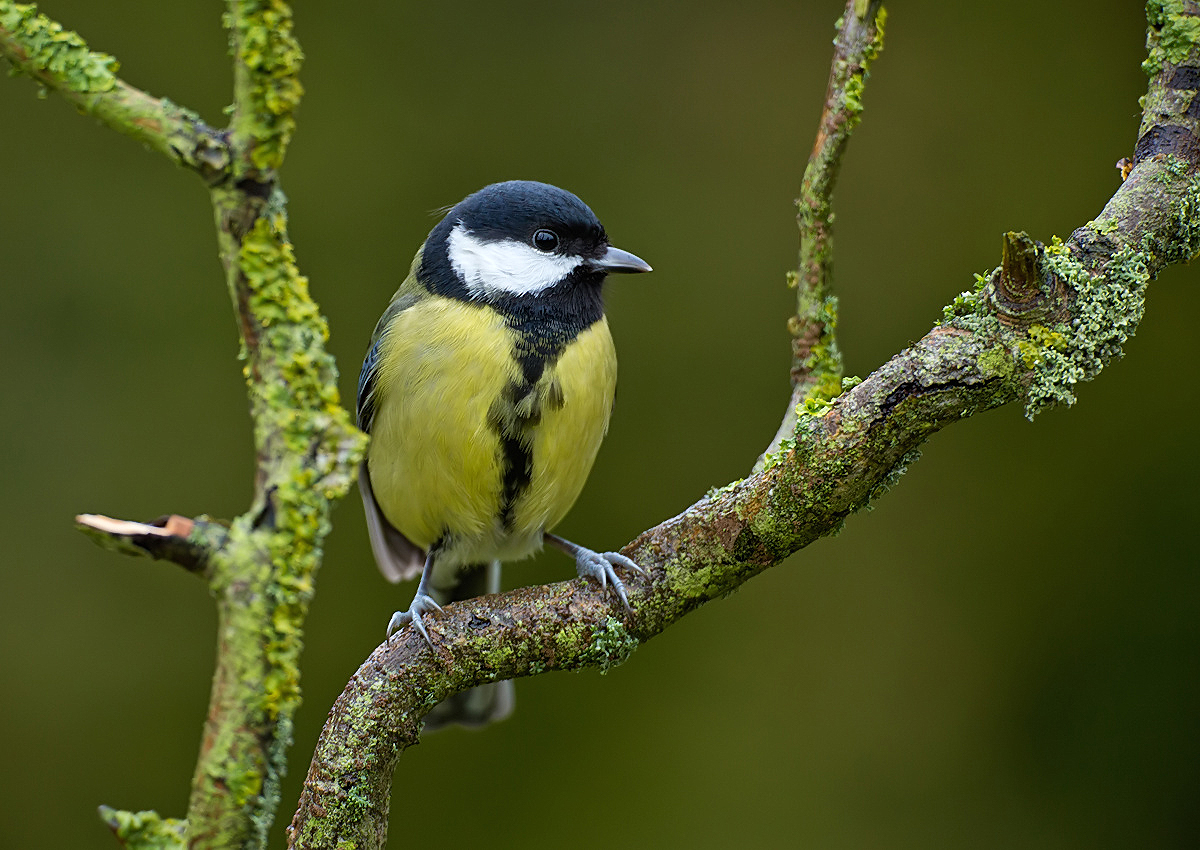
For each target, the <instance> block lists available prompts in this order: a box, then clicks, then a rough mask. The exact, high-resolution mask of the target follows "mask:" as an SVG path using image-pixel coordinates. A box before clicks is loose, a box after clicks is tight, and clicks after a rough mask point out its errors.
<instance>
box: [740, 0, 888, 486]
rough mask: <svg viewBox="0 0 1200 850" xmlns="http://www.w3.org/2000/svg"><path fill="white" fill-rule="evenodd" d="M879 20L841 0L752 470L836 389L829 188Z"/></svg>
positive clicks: (874, 5) (878, 41) (883, 17)
mask: <svg viewBox="0 0 1200 850" xmlns="http://www.w3.org/2000/svg"><path fill="white" fill-rule="evenodd" d="M886 21H887V10H886V9H884V8H883V5H882V2H881V0H870V2H863V0H848V2H847V4H846V11H845V13H844V14H843V15H842V17H841V18H839V19H838V22H837V29H838V34H837V38H835V39H834V41H833V62H832V64H831V66H830V69H829V85H828V87H827V89H826V92H825V107H824V109H823V110H822V112H821V121H820V123H819V125H818V126H817V139H816V141H815V142H814V143H813V149H812V153H811V154H809V157H808V165H807V166H806V167H805V169H804V179H803V180H802V181H801V184H800V197H799V198H797V199H796V210H797V213H796V223H797V225H798V226H799V229H800V262H799V266H798V268H797V270H796V271H794V272H789V273H788V285H789V286H792V287H794V288H795V289H796V313H795V315H793V316H792V317H791V318H789V319H788V332H789V333H790V334H791V336H792V370H791V378H792V394H791V397H790V399H789V401H788V406H787V410H786V412H785V413H784V417H783V422H782V423H781V424H780V426H779V430H778V432H776V434H775V438H774V439H773V440H772V441H771V444H770V445H769V446H768V447H767V450H766V451H765V452H764V453H763V455H762V456H761V457H760V458H759V459H758V462H757V463H756V464H755V466H754V471H755V472H757V471H758V470H760V469H762V466H763V464H764V463H766V458H767V456H768V455H769V454H771V453H772V452H775V451H777V450H778V449H779V446H780V444H781V443H782V442H783V440H785V439H787V438H788V437H789V436H791V433H792V432H793V431H794V430H795V429H796V417H797V416H798V415H799V411H800V410H801V408H804V409H805V411H806V412H807V413H814V412H818V411H820V410H821V409H822V408H823V407H826V406H828V404H829V402H830V401H831V400H832V399H834V398H836V397H837V396H838V394H840V393H841V391H842V354H841V351H840V350H839V349H838V344H837V334H836V329H837V312H838V305H837V296H835V295H834V294H833V189H834V186H835V185H836V183H837V177H838V172H839V171H840V170H841V167H842V157H843V155H844V154H845V152H846V145H847V144H848V143H849V141H850V134H851V133H853V132H854V128H855V127H857V126H858V124H859V121H861V120H862V111H863V100H862V98H863V92H864V90H865V88H866V82H867V76H868V75H869V73H870V68H871V62H872V61H873V60H874V59H875V58H876V57H877V56H878V55H879V53H880V51H882V50H883V28H884V24H885V22H886Z"/></svg>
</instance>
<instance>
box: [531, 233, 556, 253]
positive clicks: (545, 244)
mask: <svg viewBox="0 0 1200 850" xmlns="http://www.w3.org/2000/svg"><path fill="white" fill-rule="evenodd" d="M533 247H534V248H537V249H538V250H539V251H545V252H546V253H549V252H551V251H553V250H554V249H555V248H557V247H558V234H557V233H555V232H554V231H553V230H539V231H538V232H537V233H535V234H533Z"/></svg>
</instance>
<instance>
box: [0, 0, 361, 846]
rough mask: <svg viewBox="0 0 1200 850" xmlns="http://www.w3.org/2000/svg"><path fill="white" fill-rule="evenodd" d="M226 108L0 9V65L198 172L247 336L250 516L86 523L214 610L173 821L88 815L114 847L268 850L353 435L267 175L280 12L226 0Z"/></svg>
mask: <svg viewBox="0 0 1200 850" xmlns="http://www.w3.org/2000/svg"><path fill="white" fill-rule="evenodd" d="M225 23H226V26H227V27H228V29H229V32H230V42H231V44H232V47H233V53H234V62H235V65H234V103H233V108H232V120H231V123H230V126H229V128H228V129H226V130H222V131H219V132H218V131H214V130H212V129H211V128H208V127H206V126H205V125H204V124H203V123H202V122H200V121H199V119H198V118H196V116H195V115H193V114H192V113H190V112H188V111H187V110H185V109H182V108H181V107H177V106H175V105H174V104H171V103H170V102H169V101H167V100H165V99H163V100H156V99H154V98H151V97H149V96H148V95H146V94H144V93H142V92H139V91H137V90H136V89H133V88H132V87H130V86H128V85H126V84H124V83H123V82H121V81H120V80H119V79H117V78H116V76H115V71H116V69H117V63H116V60H115V59H113V58H112V57H110V56H107V55H105V54H101V53H94V52H92V51H90V50H89V49H88V47H87V44H86V43H85V42H84V40H83V39H82V38H80V37H79V36H78V35H76V34H74V33H72V32H70V31H68V30H65V29H63V27H61V26H60V25H59V24H58V23H56V22H54V21H51V20H49V19H48V18H46V17H45V16H43V15H40V14H38V13H37V10H36V9H35V8H34V7H33V6H29V5H21V4H16V3H13V2H11V0H0V55H2V56H4V57H5V58H6V59H8V61H9V62H10V63H12V65H13V67H14V68H16V69H17V70H19V71H21V72H23V73H25V74H27V75H29V76H31V77H33V78H34V79H35V80H37V81H38V82H39V83H41V84H42V85H44V86H46V87H47V88H50V89H53V90H55V91H57V92H59V93H61V94H62V95H63V96H64V97H66V98H67V99H68V100H70V101H71V102H73V103H75V104H76V105H77V106H79V107H80V109H82V110H83V111H85V112H89V113H91V114H94V115H96V116H97V117H99V118H100V119H101V120H102V121H104V122H106V123H107V124H109V125H110V126H112V127H114V128H115V129H118V130H121V131H122V132H126V133H129V134H131V135H133V136H134V137H135V138H138V139H139V140H141V141H143V142H145V143H146V144H148V145H149V146H150V147H151V148H153V149H155V150H158V151H160V152H162V153H164V154H166V155H167V156H169V157H170V158H171V159H173V160H174V161H176V162H179V163H181V164H183V165H185V166H188V167H190V168H192V169H193V170H195V171H197V172H198V173H199V174H200V175H201V177H202V178H203V179H204V180H205V181H206V183H207V184H208V185H209V186H210V187H211V189H212V201H213V207H214V210H215V214H216V223H217V232H218V240H219V244H220V254H221V260H222V263H223V265H224V268H225V273H226V281H227V284H228V288H229V292H230V296H231V299H232V301H233V306H234V310H235V314H236V316H237V320H238V327H239V330H240V332H241V340H242V359H243V360H244V362H245V366H244V374H245V377H246V386H247V392H248V394H249V398H250V412H251V416H252V418H253V423H254V441H255V447H256V450H257V464H256V470H255V477H254V483H255V487H254V498H253V501H252V504H251V506H250V508H249V510H248V511H247V512H246V513H244V514H243V515H241V516H239V517H237V518H236V519H234V520H233V521H232V522H231V523H229V524H228V525H225V524H219V523H214V522H211V521H209V520H207V519H205V518H200V519H198V520H194V521H193V520H188V519H186V518H182V517H173V518H169V519H168V520H166V521H164V522H163V523H161V524H160V523H133V522H127V521H123V520H113V519H109V518H107V517H100V516H96V515H81V516H80V517H79V518H78V524H79V526H80V528H81V529H82V530H84V531H86V532H87V533H88V534H89V535H90V536H91V537H92V538H93V539H95V540H97V542H100V543H102V544H103V545H106V546H109V547H110V548H115V549H117V550H119V551H122V552H126V553H130V554H148V555H151V556H153V557H165V558H169V559H171V560H174V561H176V562H177V563H180V564H182V565H184V566H185V567H188V568H189V569H193V570H195V571H196V572H198V573H200V574H201V575H203V576H204V577H205V578H206V579H207V580H208V583H209V587H210V589H211V591H212V593H213V596H214V597H215V599H216V604H217V611H218V620H219V629H218V636H217V659H216V670H215V672H214V675H213V688H212V696H211V699H210V703H209V711H208V717H207V720H206V723H205V729H204V740H203V743H202V745H201V748H200V755H199V758H198V760H197V764H196V771H195V775H194V778H193V783H192V794H191V799H190V803H189V807H188V817H187V820H186V822H185V821H181V820H172V819H166V818H161V817H160V816H159V815H157V814H155V813H153V812H138V813H132V812H120V811H116V810H113V809H108V808H103V809H102V810H101V815H102V817H103V818H104V820H105V821H106V822H107V823H108V824H109V826H110V827H111V828H112V829H113V830H114V832H115V833H116V834H117V837H118V838H119V839H120V840H121V841H122V842H123V843H124V844H125V845H126V846H127V847H131V848H133V847H139V848H152V847H154V848H157V847H177V846H182V845H183V843H185V842H186V844H187V846H188V847H192V848H200V847H219V848H231V847H239V848H240V847H263V846H265V844H266V839H267V833H268V830H269V828H270V825H271V822H272V820H273V818H274V816H275V812H276V810H277V808H278V803H279V781H280V777H281V776H282V774H283V771H284V767H285V761H286V754H287V749H288V747H289V746H290V744H291V724H292V718H293V716H294V715H295V711H296V709H297V707H298V706H299V702H300V689H299V682H300V672H299V666H298V661H299V655H300V648H301V635H302V627H303V623H304V620H305V617H306V615H307V613H308V606H309V602H310V600H311V598H312V594H313V588H314V582H315V578H316V571H317V567H318V566H319V564H320V561H321V547H322V544H323V542H324V539H325V536H326V534H328V532H329V517H330V511H331V508H332V505H333V503H334V502H335V501H336V500H337V499H338V498H340V497H341V496H342V495H344V494H345V492H346V491H347V490H348V489H349V487H350V486H351V483H352V482H353V480H354V478H355V473H356V471H357V468H358V464H359V462H360V461H361V458H362V452H363V448H364V445H365V437H364V436H363V435H362V434H361V433H360V432H359V431H358V430H357V429H356V428H355V427H354V426H353V424H352V423H351V420H350V417H349V415H348V413H347V412H346V410H345V409H344V408H343V407H342V406H341V401H340V398H339V396H338V390H337V369H336V366H335V364H334V361H333V358H332V357H331V356H330V355H329V354H328V352H327V351H326V350H325V342H326V339H327V336H328V330H327V328H326V324H325V320H324V318H323V317H322V316H321V314H320V311H319V310H318V309H317V306H316V304H315V303H314V302H313V300H312V298H311V297H310V295H309V292H308V282H307V280H306V278H305V277H304V276H303V275H301V274H300V271H299V269H298V267H297V265H296V262H295V257H294V252H293V249H292V245H291V243H290V242H289V240H288V237H287V218H286V213H285V210H284V204H283V196H282V193H280V192H279V191H278V187H277V186H276V174H277V171H278V169H279V167H280V166H281V165H282V163H283V158H284V155H285V153H286V151H287V144H288V141H289V140H290V138H291V135H292V132H293V130H294V127H295V119H294V111H295V108H296V106H297V104H298V103H299V99H300V95H301V93H302V89H301V86H300V83H299V77H298V74H299V68H300V62H301V59H302V54H301V52H300V48H299V46H298V44H297V43H296V40H295V39H294V37H293V35H292V27H291V10H290V8H289V6H288V5H287V4H286V3H284V2H282V0H229V2H228V10H227V13H226V16H225Z"/></svg>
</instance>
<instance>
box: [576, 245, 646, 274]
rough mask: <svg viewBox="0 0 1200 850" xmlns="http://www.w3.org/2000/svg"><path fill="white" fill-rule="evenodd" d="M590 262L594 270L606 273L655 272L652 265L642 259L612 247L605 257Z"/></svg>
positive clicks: (605, 253)
mask: <svg viewBox="0 0 1200 850" xmlns="http://www.w3.org/2000/svg"><path fill="white" fill-rule="evenodd" d="M590 262H591V266H592V268H595V269H599V270H600V271H605V272H618V273H624V274H633V273H634V272H649V271H654V270H653V269H652V268H650V264H649V263H647V262H646V261H645V260H643V259H642V258H641V257H639V256H637V255H635V254H631V253H629V252H628V251H622V250H621V249H620V248H614V247H612V246H611V245H610V246H609V247H608V250H607V251H605V252H604V255H603V256H601V257H598V258H596V259H594V260H591V261H590Z"/></svg>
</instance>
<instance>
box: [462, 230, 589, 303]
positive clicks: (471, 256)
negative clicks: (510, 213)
mask: <svg viewBox="0 0 1200 850" xmlns="http://www.w3.org/2000/svg"><path fill="white" fill-rule="evenodd" d="M447 250H448V256H449V259H450V265H451V267H452V268H453V269H454V271H455V272H457V273H458V276H459V277H461V278H462V281H463V283H464V284H465V285H466V287H467V290H468V291H469V292H471V293H472V294H474V295H486V294H500V293H507V294H510V295H537V294H539V293H540V292H542V291H543V290H544V289H547V288H548V287H551V286H554V284H556V283H558V282H559V281H560V280H562V279H563V278H564V277H566V276H567V275H568V274H570V273H571V272H572V271H574V270H575V269H576V268H577V267H578V266H579V264H580V263H582V262H583V259H582V258H581V257H563V256H561V255H559V254H543V253H542V252H541V251H539V250H537V249H536V248H534V247H533V246H532V245H526V244H525V243H524V242H518V241H516V240H515V239H503V240H500V241H499V242H484V241H482V240H481V239H478V238H476V237H475V235H474V234H473V233H471V231H469V230H467V228H466V227H465V226H464V225H463V224H462V223H461V222H460V223H459V224H457V225H456V226H455V228H454V229H453V230H451V231H450V238H449V239H448V240H447Z"/></svg>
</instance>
